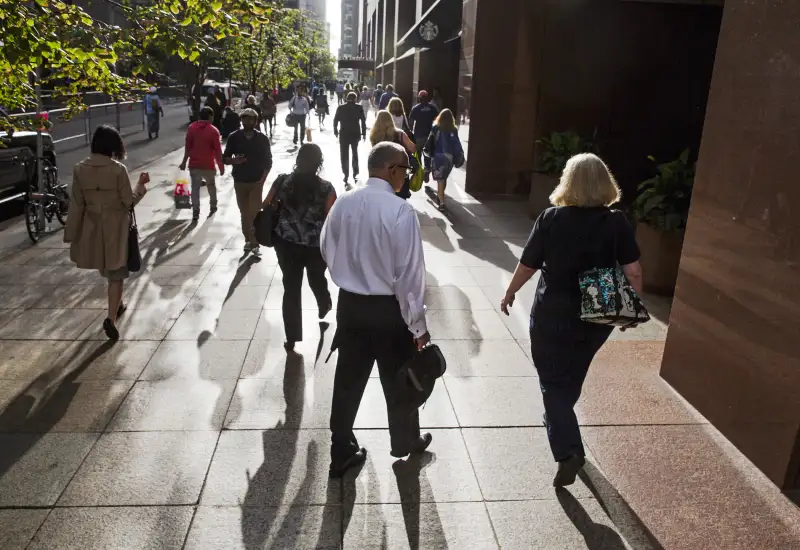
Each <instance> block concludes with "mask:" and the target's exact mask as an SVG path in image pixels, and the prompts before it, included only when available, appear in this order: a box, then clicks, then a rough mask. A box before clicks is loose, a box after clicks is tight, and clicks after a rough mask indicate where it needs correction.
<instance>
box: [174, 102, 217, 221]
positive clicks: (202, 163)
mask: <svg viewBox="0 0 800 550" xmlns="http://www.w3.org/2000/svg"><path fill="white" fill-rule="evenodd" d="M199 116H200V120H198V121H196V122H192V123H191V124H190V125H189V129H188V130H187V131H186V147H185V148H184V152H183V160H182V161H181V165H180V169H181V170H186V163H187V162H188V163H189V178H190V180H191V186H192V213H193V216H192V221H194V222H196V221H197V220H199V219H200V188H201V187H202V186H203V182H205V184H206V189H208V198H209V206H210V210H209V213H208V215H209V216H212V215H213V214H214V213H215V212H216V211H217V185H216V183H217V182H216V175H217V172H216V170H215V165H216V167H218V168H219V175H220V176H224V175H225V166H224V165H223V163H222V146H221V145H220V143H219V140H220V135H219V130H217V129H216V128H215V127H214V125H213V124H211V119H212V118H213V117H214V111H213V110H212V109H211V107H203V108H202V109H200V115H199Z"/></svg>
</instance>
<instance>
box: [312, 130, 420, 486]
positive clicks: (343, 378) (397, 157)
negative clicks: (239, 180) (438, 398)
mask: <svg viewBox="0 0 800 550" xmlns="http://www.w3.org/2000/svg"><path fill="white" fill-rule="evenodd" d="M367 165H368V168H369V176H370V177H369V180H367V183H366V185H365V186H364V187H361V188H359V189H356V190H355V191H351V192H348V193H345V194H344V195H343V196H341V197H340V198H339V199H338V200H337V201H336V203H334V205H333V208H331V211H330V213H329V214H328V218H327V220H326V221H325V225H324V226H323V228H322V234H321V237H320V248H321V250H322V256H323V258H325V261H326V263H327V264H328V269H329V270H330V273H331V279H333V282H334V283H335V284H336V285H337V286H338V287H339V289H340V292H339V302H338V306H337V312H336V321H337V329H336V336H335V344H334V345H335V346H336V347H338V349H339V359H338V361H337V363H336V377H335V379H334V384H333V406H332V409H331V421H330V427H331V441H332V446H331V467H330V475H331V477H341V476H342V475H344V473H345V471H347V470H348V469H349V468H352V467H353V466H357V465H359V464H361V463H363V462H364V461H365V460H366V453H367V451H366V449H364V448H361V447H359V445H358V441H357V440H356V437H355V435H354V434H353V424H354V423H355V420H356V414H357V413H358V407H359V405H360V404H361V398H362V396H363V394H364V389H365V388H366V386H367V382H368V381H369V375H370V373H371V371H372V366H373V364H374V363H375V362H377V363H378V371H379V373H380V379H381V385H382V386H383V393H384V396H385V397H386V405H387V409H388V415H389V434H390V436H391V444H392V449H391V454H392V456H395V457H397V458H402V457H404V456H407V455H409V454H412V453H420V452H422V451H424V450H425V449H426V448H427V447H428V445H430V443H431V439H432V437H431V434H429V433H426V434H423V435H420V429H419V411H418V410H416V409H414V410H413V412H408V407H402V406H398V405H402V404H400V403H397V400H396V398H395V395H396V389H395V388H396V385H397V373H398V370H399V369H400V367H402V366H403V364H404V363H405V362H406V361H407V360H408V359H410V358H411V357H412V356H413V354H414V352H415V350H417V349H421V348H422V347H423V346H424V345H425V344H427V343H428V341H429V340H430V336H429V335H428V328H427V325H426V323H425V305H424V296H425V258H424V257H423V253H422V237H421V233H420V228H419V221H418V220H417V215H416V213H415V212H414V209H413V208H412V207H411V205H410V204H408V203H407V202H406V201H404V200H403V199H401V198H399V197H397V196H395V192H397V191H398V190H399V189H401V188H402V187H403V183H404V182H405V178H406V174H407V173H408V171H409V170H410V168H409V163H408V155H407V154H406V152H405V150H404V149H403V147H402V146H400V145H398V144H396V143H390V142H383V143H379V144H378V145H376V146H375V147H373V148H372V151H370V154H369V159H368V162H367Z"/></svg>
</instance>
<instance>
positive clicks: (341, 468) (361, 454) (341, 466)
mask: <svg viewBox="0 0 800 550" xmlns="http://www.w3.org/2000/svg"><path fill="white" fill-rule="evenodd" d="M366 460H367V450H366V449H365V448H364V447H361V448H360V449H359V450H357V451H356V452H354V453H353V454H351V455H350V456H349V457H347V458H346V459H345V460H343V461H338V460H336V461H331V467H330V470H329V471H328V475H329V476H330V477H332V478H334V479H339V478H341V477H343V476H344V474H345V472H347V470H349V469H350V468H355V467H356V466H360V465H361V464H364V462H366Z"/></svg>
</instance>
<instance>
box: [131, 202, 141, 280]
mask: <svg viewBox="0 0 800 550" xmlns="http://www.w3.org/2000/svg"><path fill="white" fill-rule="evenodd" d="M140 269H142V253H141V251H140V250H139V228H138V227H137V226H136V214H135V213H134V211H133V208H132V207H131V224H130V226H129V227H128V271H130V272H131V273H136V272H137V271H139V270H140Z"/></svg>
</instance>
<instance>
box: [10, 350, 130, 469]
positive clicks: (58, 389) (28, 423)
mask: <svg viewBox="0 0 800 550" xmlns="http://www.w3.org/2000/svg"><path fill="white" fill-rule="evenodd" d="M92 346H97V347H96V348H95V349H94V350H93V351H92V352H91V353H90V354H89V355H88V356H86V357H85V358H84V359H83V360H82V361H81V362H80V363H79V364H78V366H76V367H75V368H74V369H72V370H71V371H69V372H65V371H66V369H67V368H68V366H69V365H71V364H72V363H73V361H75V360H76V359H77V358H78V357H80V356H81V355H82V354H83V352H84V351H85V350H86V348H89V347H92ZM113 346H114V342H113V341H110V340H109V341H106V342H103V343H102V344H100V345H98V344H97V342H91V341H86V342H83V343H82V344H81V345H80V346H78V348H77V349H76V350H75V351H74V352H72V353H71V354H70V355H69V356H67V357H63V358H59V363H60V365H58V366H55V367H54V368H52V369H50V370H48V371H47V372H44V373H42V374H40V375H39V376H38V377H37V378H36V379H35V380H34V381H33V382H31V383H30V384H28V386H27V387H26V388H25V389H24V390H23V391H22V392H20V393H19V395H17V396H16V397H15V398H14V400H13V401H12V402H11V403H10V404H9V405H8V407H6V409H5V410H4V411H3V412H2V414H0V430H2V431H3V432H13V433H22V434H25V435H29V436H31V437H27V438H19V441H18V442H17V443H16V444H15V445H12V446H6V447H5V448H3V452H2V453H0V478H2V477H3V475H5V473H6V472H8V471H9V470H10V469H11V467H12V466H13V465H14V464H16V462H17V461H18V460H19V459H20V458H22V457H23V456H24V455H25V453H27V452H28V451H29V450H30V449H32V448H33V447H34V446H35V445H36V443H37V442H38V441H39V440H40V439H41V438H42V437H43V436H44V435H45V434H47V433H49V432H50V430H52V429H53V427H54V426H55V425H56V424H58V423H59V422H60V421H61V419H62V418H64V415H65V414H66V413H67V410H68V409H69V407H70V404H71V403H72V400H73V399H74V398H75V395H77V393H78V390H79V389H80V383H79V382H77V381H76V380H77V378H78V377H79V376H80V375H81V374H82V373H83V372H84V371H85V370H86V369H87V368H89V366H90V365H91V364H92V363H93V362H94V361H95V360H96V359H98V358H99V357H101V356H102V355H103V354H104V353H106V352H107V351H108V350H110V349H111V348H112V347H113ZM96 398H97V399H102V398H101V396H96Z"/></svg>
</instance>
